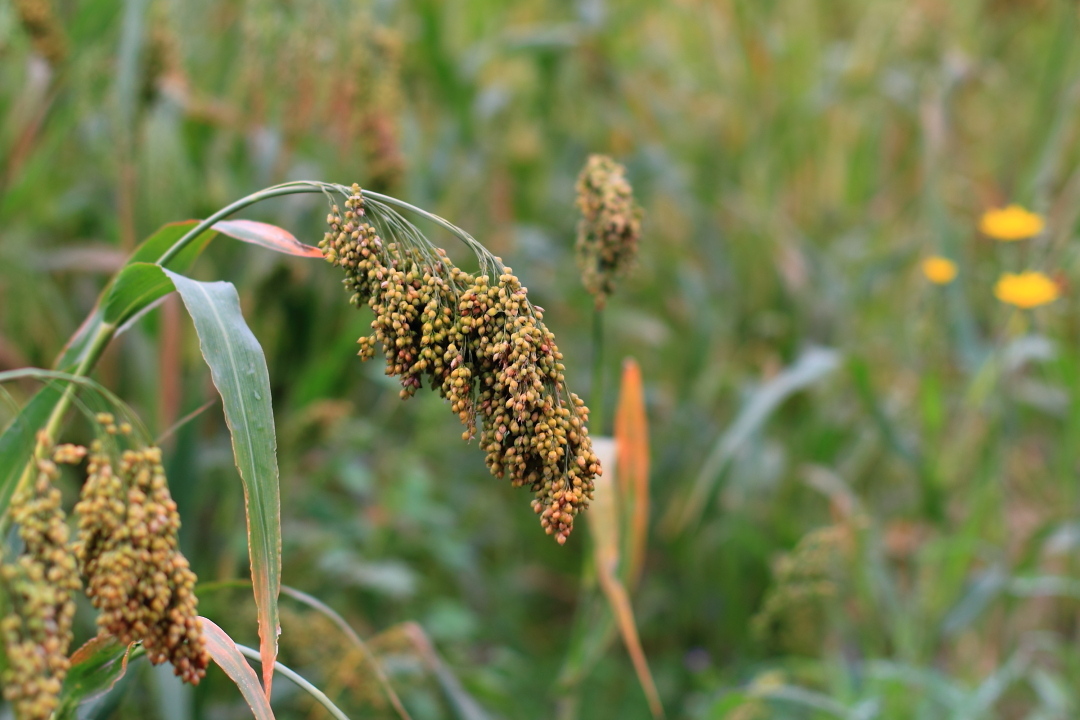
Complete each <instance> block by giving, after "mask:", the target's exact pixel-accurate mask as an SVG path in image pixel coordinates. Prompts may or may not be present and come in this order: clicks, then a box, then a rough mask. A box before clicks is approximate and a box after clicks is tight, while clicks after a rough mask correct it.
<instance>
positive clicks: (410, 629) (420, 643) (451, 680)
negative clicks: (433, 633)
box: [399, 622, 489, 720]
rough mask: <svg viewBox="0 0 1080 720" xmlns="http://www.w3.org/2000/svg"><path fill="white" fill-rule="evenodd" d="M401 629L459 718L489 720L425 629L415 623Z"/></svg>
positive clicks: (408, 623) (404, 625)
mask: <svg viewBox="0 0 1080 720" xmlns="http://www.w3.org/2000/svg"><path fill="white" fill-rule="evenodd" d="M399 627H400V629H401V632H402V633H403V634H404V635H405V637H406V638H407V639H408V641H409V643H410V644H411V645H412V646H413V647H414V648H416V652H417V654H419V655H420V659H421V660H422V661H423V663H424V665H425V666H426V667H427V669H428V670H429V671H430V672H431V673H432V674H433V675H434V676H435V679H436V681H438V683H439V687H440V688H442V691H443V694H444V695H446V698H447V699H448V700H449V701H450V704H451V705H452V706H453V708H454V713H455V714H456V715H457V717H459V718H461V720H488V717H489V716H488V714H487V713H486V712H484V709H483V708H482V707H480V703H478V702H476V700H474V699H473V697H472V696H471V695H469V693H468V692H466V690H465V688H464V687H462V685H461V681H460V680H458V679H457V676H455V675H454V673H452V672H451V671H450V669H449V668H448V667H446V663H444V662H443V660H442V658H440V657H439V653H438V652H436V651H435V646H434V645H433V644H432V642H431V640H430V639H428V636H427V633H425V632H424V629H423V628H422V627H420V626H419V625H417V624H416V623H414V622H405V623H402V624H401V625H400V626H399Z"/></svg>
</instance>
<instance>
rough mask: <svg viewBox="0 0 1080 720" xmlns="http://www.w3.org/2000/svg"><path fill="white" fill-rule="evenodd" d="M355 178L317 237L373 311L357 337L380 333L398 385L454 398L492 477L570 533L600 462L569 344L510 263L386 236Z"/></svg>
mask: <svg viewBox="0 0 1080 720" xmlns="http://www.w3.org/2000/svg"><path fill="white" fill-rule="evenodd" d="M364 215H365V209H364V199H363V196H362V195H361V191H360V188H359V187H358V186H356V185H354V186H353V195H352V197H350V198H349V199H348V200H347V201H346V203H345V212H344V214H341V213H340V211H339V209H338V208H337V207H336V206H335V207H334V208H333V212H332V213H331V214H330V216H329V217H328V218H327V220H328V223H329V225H330V232H328V233H326V236H325V237H324V238H323V240H322V242H321V243H320V244H319V247H321V248H322V249H323V252H324V253H325V255H326V258H327V259H328V260H329V261H330V262H331V263H333V264H335V265H338V266H339V267H341V268H343V269H344V270H345V281H344V283H345V287H346V288H347V289H348V290H349V291H350V292H351V293H352V297H351V302H352V303H353V304H354V305H356V306H357V307H359V306H361V305H362V304H366V305H367V306H368V307H370V308H371V310H372V311H373V312H374V313H375V319H374V321H372V323H371V329H372V334H371V335H370V336H368V337H362V338H360V340H359V343H360V346H361V349H360V353H359V355H360V357H362V358H363V359H365V360H367V359H370V358H372V357H374V355H375V348H376V345H381V347H382V352H383V356H384V357H385V360H386V374H387V375H396V376H399V377H400V378H401V384H402V388H403V389H402V391H401V395H402V397H409V396H411V395H413V394H414V393H415V392H416V390H417V389H418V388H420V387H421V386H422V385H423V380H424V378H426V379H427V384H428V386H429V387H431V388H432V389H435V390H437V391H438V392H439V394H440V395H441V396H442V397H444V398H446V399H447V400H449V401H450V404H451V408H452V409H453V411H454V412H455V413H457V414H458V417H459V418H460V419H461V421H462V423H463V424H464V425H465V427H466V430H465V432H464V433H463V438H464V439H466V440H468V439H471V438H472V437H474V436H475V434H476V431H477V419H478V418H479V420H480V428H481V429H480V446H481V447H482V448H483V449H484V450H485V451H486V452H487V465H488V468H489V469H490V470H491V473H492V474H493V475H494V476H495V477H499V478H502V477H509V478H510V482H511V484H512V485H514V486H515V487H521V486H527V487H529V488H530V489H532V491H533V492H534V494H535V499H534V500H533V503H532V505H533V509H534V510H535V511H536V513H537V514H539V515H540V524H541V526H543V528H544V529H545V531H546V532H547V533H548V534H549V535H554V536H555V539H556V540H558V542H559V543H560V544H561V543H564V542H566V538H567V537H568V536H569V535H570V532H571V530H572V529H573V524H574V517H575V516H576V515H577V514H578V513H579V512H580V511H581V510H583V509H584V508H585V507H587V506H588V503H589V500H591V499H592V495H593V478H595V477H596V476H597V475H599V474H600V462H599V460H598V459H597V458H596V455H595V454H594V453H593V451H592V443H591V441H590V440H589V432H588V430H587V429H586V422H587V421H588V417H589V411H588V408H586V407H585V405H584V403H582V401H581V400H580V399H579V398H578V397H577V396H576V395H574V394H573V393H570V392H568V391H567V390H566V381H565V378H564V377H563V371H564V370H565V367H564V366H563V364H562V362H561V361H562V353H560V352H559V349H558V348H557V347H556V346H555V338H554V336H553V335H552V334H551V331H550V330H548V329H547V327H546V326H545V325H544V323H543V313H542V311H541V310H540V309H539V308H536V307H534V306H533V305H532V304H531V303H530V302H529V299H528V294H527V292H526V289H525V288H524V287H522V286H521V283H520V282H519V281H518V279H517V277H515V276H514V274H513V273H512V271H511V269H510V268H503V269H502V273H501V275H500V276H499V277H498V279H497V280H493V279H492V278H489V277H488V276H487V275H486V274H484V273H480V274H478V275H475V276H474V275H472V274H470V273H467V272H465V271H463V270H461V269H460V268H458V267H456V266H454V264H453V263H451V262H450V260H449V259H448V258H447V257H446V254H445V252H443V251H442V250H441V249H437V248H430V247H427V248H422V247H402V246H400V245H399V244H398V243H393V242H391V243H384V242H383V241H382V239H381V238H380V237H379V236H378V233H377V232H376V230H375V228H374V227H373V226H372V225H370V224H369V223H367V222H364V220H363V217H364Z"/></svg>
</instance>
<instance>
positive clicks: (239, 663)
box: [199, 617, 274, 720]
mask: <svg viewBox="0 0 1080 720" xmlns="http://www.w3.org/2000/svg"><path fill="white" fill-rule="evenodd" d="M199 624H200V625H201V626H202V631H203V637H205V638H206V650H207V652H209V653H210V657H212V658H213V659H214V662H215V663H217V665H218V667H220V668H221V669H222V670H224V671H225V674H226V675H228V676H229V679H231V680H232V681H233V682H234V683H236V687H237V689H239V690H240V694H242V695H243V696H244V700H245V701H247V704H248V707H250V708H251V712H252V713H254V714H255V720H274V711H273V710H271V709H270V700H269V699H268V698H267V696H266V695H264V694H263V692H262V686H261V685H260V684H259V678H258V677H257V676H256V675H255V671H254V670H252V669H251V666H250V665H248V662H247V660H245V659H244V656H243V655H242V654H241V653H240V650H239V647H238V646H237V644H236V643H234V642H233V640H232V638H231V637H229V636H228V635H227V634H226V633H225V631H224V630H222V629H221V628H219V627H218V626H217V625H215V624H214V623H213V622H211V621H210V620H207V619H206V618H204V617H200V618H199Z"/></svg>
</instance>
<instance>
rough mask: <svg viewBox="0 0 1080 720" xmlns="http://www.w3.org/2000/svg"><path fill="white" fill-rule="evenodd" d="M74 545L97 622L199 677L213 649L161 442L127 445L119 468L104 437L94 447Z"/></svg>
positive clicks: (189, 678) (189, 677)
mask: <svg viewBox="0 0 1080 720" xmlns="http://www.w3.org/2000/svg"><path fill="white" fill-rule="evenodd" d="M75 511H76V513H78V515H79V537H78V542H77V544H76V552H77V554H78V558H79V564H80V567H81V569H82V572H83V574H84V575H85V576H86V578H87V595H88V596H89V597H90V600H91V602H93V604H94V607H96V608H98V609H99V610H100V611H101V614H100V615H99V616H98V621H97V622H98V627H99V628H100V629H101V631H103V632H105V633H108V634H111V635H114V636H115V637H117V638H118V639H119V640H120V642H122V643H131V642H134V641H141V642H142V644H143V647H144V648H145V649H146V654H147V657H149V659H150V662H151V663H153V664H155V665H157V664H159V663H161V662H164V661H166V660H168V661H169V662H170V663H172V665H173V670H174V672H175V673H176V674H177V675H179V676H180V677H181V678H182V679H183V680H184V681H186V682H189V683H191V684H193V685H194V684H197V683H198V682H199V680H200V679H201V678H202V677H203V676H204V675H205V674H206V666H207V665H208V664H209V662H210V656H209V654H208V653H207V651H206V646H205V641H204V640H203V636H202V631H201V629H200V627H199V623H198V612H197V611H196V606H197V600H196V598H195V591H194V588H195V581H196V578H195V573H194V572H192V571H191V568H190V567H189V566H188V561H187V558H185V557H184V556H183V555H182V554H181V553H180V550H179V548H178V543H177V531H178V530H179V529H180V516H179V514H177V512H176V503H175V502H174V501H173V499H172V497H171V496H170V494H169V486H168V484H167V482H166V480H165V471H164V469H163V468H162V466H161V450H160V449H159V448H156V447H146V448H142V449H140V450H127V451H124V453H123V454H122V455H121V458H120V465H119V468H118V469H114V468H113V465H112V461H111V458H110V456H109V454H108V453H106V452H105V451H104V450H103V447H102V445H101V443H100V442H95V443H94V444H93V445H92V446H91V449H90V464H89V468H88V477H87V481H86V484H85V485H84V486H83V491H82V498H81V499H80V500H79V503H78V504H77V505H76V506H75Z"/></svg>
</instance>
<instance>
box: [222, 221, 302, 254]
mask: <svg viewBox="0 0 1080 720" xmlns="http://www.w3.org/2000/svg"><path fill="white" fill-rule="evenodd" d="M213 228H214V229H215V230H217V231H218V232H219V233H221V234H222V235H228V236H229V237H231V238H236V239H237V240H242V241H243V242H246V243H252V244H253V245H261V246H262V247H264V248H267V249H269V250H274V251H276V252H279V253H285V254H286V255H296V256H298V257H314V258H321V257H322V256H323V254H322V251H321V250H319V248H317V247H313V246H311V245H305V244H304V243H302V242H300V241H299V240H297V239H296V238H295V237H294V236H293V234H292V233H291V232H289V231H288V230H285V229H283V228H279V227H278V226H277V225H270V224H268V223H263V222H257V221H255V220H220V221H218V222H216V223H214V225H213Z"/></svg>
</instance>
